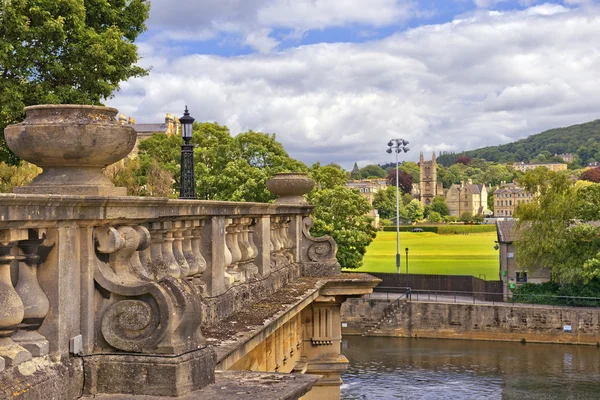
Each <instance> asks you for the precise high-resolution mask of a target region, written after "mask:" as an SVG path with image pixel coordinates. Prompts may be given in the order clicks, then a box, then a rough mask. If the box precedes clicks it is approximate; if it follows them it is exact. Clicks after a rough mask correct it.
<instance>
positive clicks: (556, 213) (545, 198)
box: [515, 168, 600, 283]
mask: <svg viewBox="0 0 600 400" xmlns="http://www.w3.org/2000/svg"><path fill="white" fill-rule="evenodd" d="M521 184H522V185H523V186H524V187H525V188H526V190H527V191H529V192H532V193H537V196H535V197H534V199H533V201H532V202H530V203H528V204H521V205H520V206H519V207H518V208H517V210H516V213H515V215H516V216H517V217H518V218H519V221H518V223H517V229H518V231H519V235H518V238H517V241H516V243H515V244H516V248H517V262H518V265H519V267H521V268H522V269H527V270H528V271H531V270H535V269H537V268H541V267H549V268H552V277H553V279H554V280H555V281H557V282H561V283H581V282H585V281H588V280H590V279H593V278H594V277H597V276H600V262H598V261H599V260H600V255H599V254H598V253H600V235H599V234H600V230H599V228H598V227H596V226H594V225H592V224H588V223H586V221H590V220H596V219H597V217H598V216H600V186H599V185H598V184H591V185H587V186H579V187H577V186H573V185H571V182H570V180H569V178H568V176H567V174H565V173H556V172H552V171H548V170H546V169H544V168H537V169H535V170H534V171H529V172H527V174H525V176H524V177H523V178H522V180H521Z"/></svg>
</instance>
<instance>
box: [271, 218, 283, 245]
mask: <svg viewBox="0 0 600 400" xmlns="http://www.w3.org/2000/svg"><path fill="white" fill-rule="evenodd" d="M271 242H272V243H273V253H279V252H280V251H281V247H282V246H281V240H280V239H279V218H278V217H271Z"/></svg>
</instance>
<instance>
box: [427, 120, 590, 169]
mask: <svg viewBox="0 0 600 400" xmlns="http://www.w3.org/2000/svg"><path fill="white" fill-rule="evenodd" d="M563 153H572V154H576V155H577V160H576V162H577V163H579V162H580V160H583V161H584V162H587V161H588V160H590V159H596V160H599V159H600V120H595V121H591V122H586V123H584V124H578V125H571V126H568V127H565V128H557V129H550V130H547V131H544V132H542V133H538V134H536V135H532V136H529V137H528V138H526V139H523V140H519V141H516V142H513V143H508V144H504V145H500V146H488V147H483V148H480V149H476V150H471V151H467V152H465V153H464V154H465V155H467V156H469V157H474V158H483V159H486V160H488V161H495V162H499V163H507V162H519V161H524V162H530V161H533V160H537V161H544V162H548V161H550V162H552V161H553V160H555V159H554V158H553V157H552V156H553V155H554V154H563ZM440 158H442V157H439V158H438V162H440ZM442 161H445V160H444V159H442ZM578 167H580V165H578Z"/></svg>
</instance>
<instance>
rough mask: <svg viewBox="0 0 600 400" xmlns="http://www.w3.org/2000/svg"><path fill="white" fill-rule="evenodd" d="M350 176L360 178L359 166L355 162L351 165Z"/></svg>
mask: <svg viewBox="0 0 600 400" xmlns="http://www.w3.org/2000/svg"><path fill="white" fill-rule="evenodd" d="M350 178H352V179H360V168H358V164H357V163H354V167H352V171H351V172H350Z"/></svg>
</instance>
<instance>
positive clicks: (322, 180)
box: [308, 162, 347, 190]
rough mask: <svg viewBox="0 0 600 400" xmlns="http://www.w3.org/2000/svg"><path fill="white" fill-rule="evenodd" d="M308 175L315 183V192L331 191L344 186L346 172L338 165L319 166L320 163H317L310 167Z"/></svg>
mask: <svg viewBox="0 0 600 400" xmlns="http://www.w3.org/2000/svg"><path fill="white" fill-rule="evenodd" d="M308 174H309V175H310V177H311V178H312V179H313V180H314V181H315V189H316V190H322V189H333V188H334V187H336V186H344V185H345V184H346V176H347V174H346V171H344V170H343V169H342V168H341V167H340V166H339V165H335V164H329V165H325V166H321V163H319V162H317V163H314V164H313V165H312V166H311V167H310V169H309V171H308Z"/></svg>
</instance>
